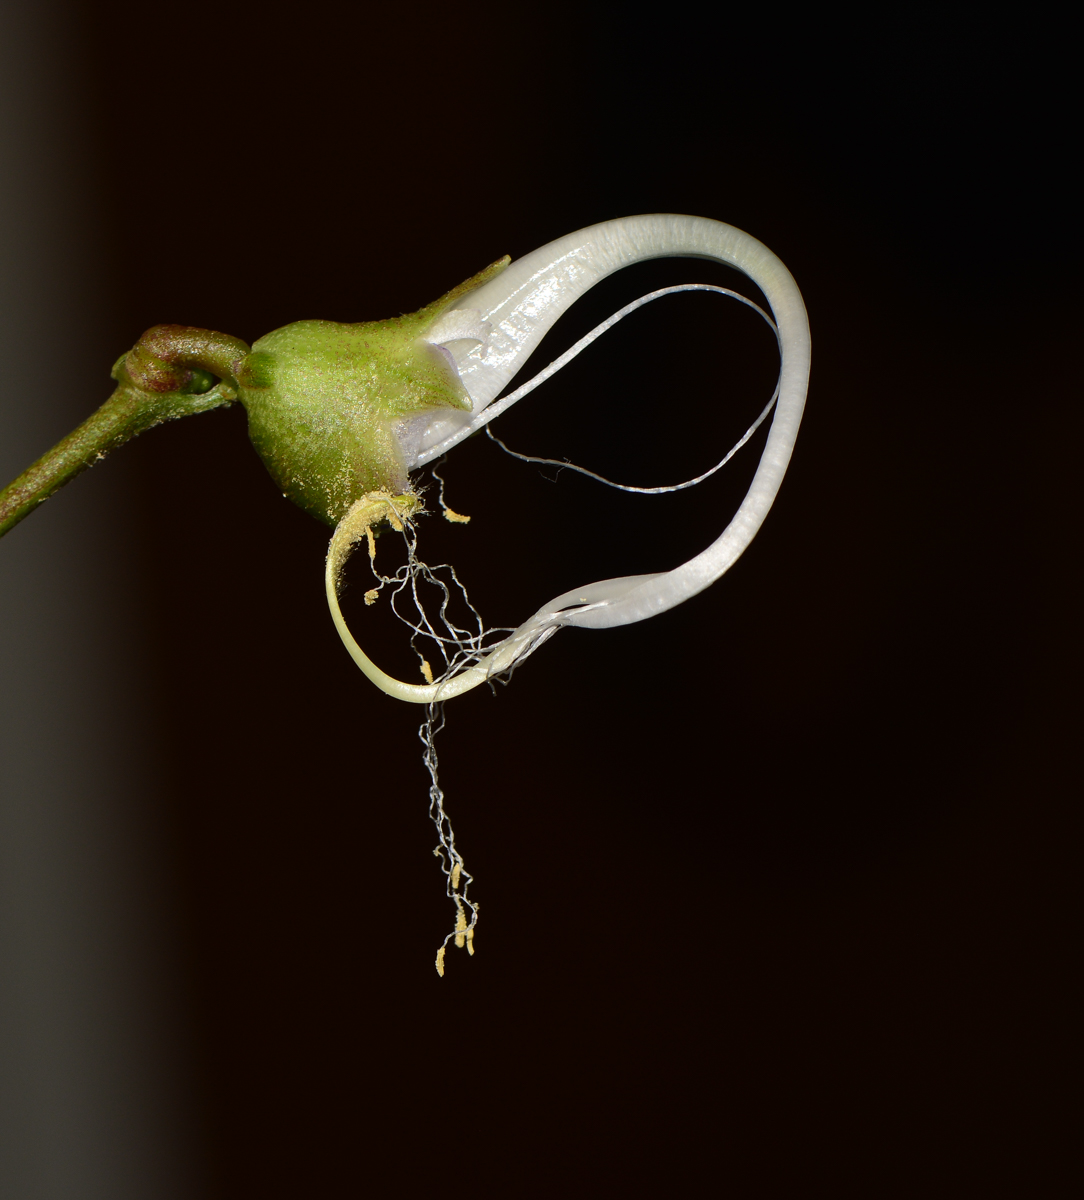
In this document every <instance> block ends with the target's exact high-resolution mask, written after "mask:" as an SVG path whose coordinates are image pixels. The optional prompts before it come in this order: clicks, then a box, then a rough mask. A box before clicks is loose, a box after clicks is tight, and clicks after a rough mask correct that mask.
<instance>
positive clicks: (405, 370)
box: [237, 258, 509, 526]
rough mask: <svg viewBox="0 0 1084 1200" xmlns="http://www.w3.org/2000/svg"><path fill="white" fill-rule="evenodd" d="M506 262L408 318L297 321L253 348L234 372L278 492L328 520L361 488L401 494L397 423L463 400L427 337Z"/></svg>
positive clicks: (445, 360)
mask: <svg viewBox="0 0 1084 1200" xmlns="http://www.w3.org/2000/svg"><path fill="white" fill-rule="evenodd" d="M508 261H509V260H508V259H507V258H505V259H502V260H501V261H499V262H496V263H493V265H492V266H489V267H487V268H486V269H485V270H484V271H481V272H479V274H477V275H475V276H473V277H472V278H470V279H468V280H466V281H465V282H464V283H462V284H460V285H459V287H457V288H453V289H452V291H450V292H448V293H447V294H446V295H444V296H441V298H440V299H439V300H436V301H434V302H433V303H432V304H429V305H426V307H425V308H423V309H420V310H419V311H418V312H415V313H410V314H408V315H406V316H402V317H394V318H392V319H390V320H386V321H365V322H360V323H357V324H349V325H341V324H338V323H337V322H334V321H297V322H295V323H294V324H292V325H287V326H285V327H284V328H282V329H276V330H275V331H274V332H273V333H269V334H267V335H266V336H265V337H262V338H260V340H259V341H258V342H256V343H255V344H254V345H253V347H252V352H251V353H250V354H249V355H248V357H247V358H246V359H245V360H244V361H243V362H242V363H241V364H240V368H239V370H238V373H237V383H238V393H239V398H240V400H241V402H242V403H243V404H244V406H245V409H246V410H247V412H248V422H249V436H250V437H251V438H252V443H253V445H254V446H255V447H256V449H257V451H258V452H259V454H260V457H261V458H262V459H263V460H264V462H265V464H266V465H267V468H268V470H269V471H270V472H271V475H272V477H273V478H274V480H275V482H276V483H277V484H278V485H279V487H280V488H281V489H282V491H283V493H284V494H285V495H286V496H288V497H289V498H290V499H291V500H293V501H294V502H295V503H296V504H298V505H300V506H301V507H302V508H303V509H305V510H306V511H307V512H310V513H312V514H313V516H315V517H319V518H320V520H322V521H325V522H326V523H327V524H328V525H331V526H334V525H336V524H338V522H339V520H340V518H341V517H342V516H343V514H344V513H345V512H346V511H347V510H348V509H349V508H350V506H351V505H352V504H354V503H355V502H356V501H357V500H359V499H360V498H361V497H362V496H364V495H366V494H367V493H369V492H377V491H380V492H387V493H390V494H398V493H402V492H405V491H407V490H408V480H407V472H406V468H405V466H404V464H403V461H402V457H401V454H400V452H399V447H398V443H397V441H396V438H395V435H394V426H395V425H396V423H397V422H399V421H401V420H403V419H404V418H406V417H411V416H415V415H417V414H419V413H422V412H426V411H428V410H433V409H438V408H458V409H467V410H469V409H470V406H471V402H470V397H469V396H468V395H467V392H466V389H465V388H464V387H463V384H462V383H461V382H460V380H459V376H458V374H457V372H456V370H455V367H454V366H453V365H452V363H451V361H450V359H449V357H448V356H447V355H446V354H444V353H443V352H442V351H441V350H439V349H438V348H437V347H436V346H435V345H432V344H431V343H429V342H428V341H426V340H425V335H426V333H427V331H428V330H430V329H431V328H432V327H433V325H434V324H435V323H436V321H437V319H438V318H439V317H440V316H441V315H442V314H443V313H445V312H447V311H448V310H449V309H450V308H452V307H453V306H454V304H455V302H456V301H457V300H458V299H459V298H460V297H461V296H463V295H465V294H466V293H467V292H470V291H473V290H474V289H475V288H477V287H480V286H481V285H482V284H483V283H485V282H486V281H487V280H489V279H491V278H493V276H494V275H496V274H498V273H499V272H500V271H502V270H504V268H505V266H507V265H508Z"/></svg>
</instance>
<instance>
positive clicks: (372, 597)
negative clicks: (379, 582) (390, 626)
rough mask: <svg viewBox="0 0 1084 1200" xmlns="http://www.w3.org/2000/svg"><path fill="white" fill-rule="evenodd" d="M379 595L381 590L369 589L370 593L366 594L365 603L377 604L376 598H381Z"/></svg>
mask: <svg viewBox="0 0 1084 1200" xmlns="http://www.w3.org/2000/svg"><path fill="white" fill-rule="evenodd" d="M379 595H380V590H379V588H370V589H369V590H368V591H367V592H366V593H365V603H366V604H375V603H376V598H377V596H379Z"/></svg>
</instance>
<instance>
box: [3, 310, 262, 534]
mask: <svg viewBox="0 0 1084 1200" xmlns="http://www.w3.org/2000/svg"><path fill="white" fill-rule="evenodd" d="M247 354H248V346H247V345H245V343H244V342H242V341H241V340H240V339H239V338H234V337H230V336H229V335H228V334H224V333H215V332H213V331H211V330H209V329H194V328H191V327H190V326H187V325H156V326H155V327H154V328H153V329H148V330H147V332H146V333H144V334H143V336H142V337H141V338H140V339H139V341H138V342H137V343H136V344H135V346H134V347H133V348H132V349H131V350H130V351H129V352H128V353H127V354H125V355H123V356H122V357H121V358H120V359H118V360H117V362H116V363H115V365H114V367H113V371H112V376H113V378H114V379H115V380H116V381H117V388H116V391H114V393H113V395H112V396H110V397H109V399H108V400H107V401H106V402H105V403H104V404H103V405H102V406H101V408H99V409H98V411H97V412H96V413H94V414H93V415H92V416H91V417H89V418H88V419H87V420H86V421H84V422H83V424H82V425H80V426H79V427H78V429H75V430H73V432H71V433H69V434H68V436H67V437H66V438H64V439H63V440H62V441H60V442H58V443H57V444H56V445H55V446H54V447H53V448H52V449H51V450H49V451H48V452H47V453H45V454H43V455H42V456H41V458H39V459H38V461H37V462H36V463H34V464H32V465H31V466H30V467H28V468H27V469H26V470H25V471H24V472H23V473H22V474H21V475H20V476H19V477H18V479H15V480H13V481H12V482H11V483H10V484H8V486H7V487H6V488H4V490H3V491H2V492H0V537H2V536H3V535H4V534H5V533H7V532H8V530H9V529H12V528H14V526H16V525H17V524H18V523H19V522H20V521H21V520H22V519H23V518H24V517H26V516H29V514H30V513H32V512H33V511H34V509H35V508H37V506H38V505H39V504H42V503H43V502H44V501H46V500H48V499H49V497H50V496H51V495H53V493H54V492H56V491H57V490H58V489H59V488H61V487H63V486H64V484H66V483H68V482H69V481H70V480H72V479H74V478H75V477H76V475H79V474H81V473H82V472H83V471H85V470H87V468H89V467H92V466H94V464H95V463H97V462H100V461H101V460H102V459H103V458H105V456H106V455H107V454H108V453H109V452H110V451H111V450H115V449H117V447H118V446H123V445H124V443H125V442H127V441H130V440H131V439H132V438H134V437H136V436H137V435H138V434H141V433H144V432H145V431H146V430H148V429H151V428H153V427H154V426H155V425H161V424H162V423H163V422H164V421H173V420H177V419H178V418H180V417H188V416H192V415H193V414H195V413H201V412H207V411H208V410H209V409H212V408H218V407H220V406H221V405H223V404H230V403H232V402H233V401H234V400H236V399H237V385H236V379H235V375H236V371H237V368H238V366H239V364H240V363H241V361H242V360H243V359H244V357H245V355H247ZM216 376H217V377H218V379H219V382H217V383H216V382H215V379H216Z"/></svg>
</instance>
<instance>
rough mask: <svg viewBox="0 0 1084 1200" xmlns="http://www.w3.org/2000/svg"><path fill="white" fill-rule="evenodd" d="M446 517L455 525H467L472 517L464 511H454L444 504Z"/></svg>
mask: <svg viewBox="0 0 1084 1200" xmlns="http://www.w3.org/2000/svg"><path fill="white" fill-rule="evenodd" d="M444 519H445V520H446V521H451V522H452V524H453V525H467V524H469V523H470V517H465V516H464V515H463V514H462V513H457V512H453V511H452V510H451V509H450V508H449V507H448V506H447V505H445V506H444Z"/></svg>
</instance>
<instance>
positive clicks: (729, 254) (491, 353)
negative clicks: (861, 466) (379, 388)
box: [329, 214, 810, 703]
mask: <svg viewBox="0 0 1084 1200" xmlns="http://www.w3.org/2000/svg"><path fill="white" fill-rule="evenodd" d="M668 257H686V258H706V259H714V260H715V261H718V262H722V263H725V264H727V265H728V266H732V267H736V268H737V269H738V270H739V271H742V272H743V273H744V274H745V275H747V276H749V278H750V279H752V280H753V282H754V283H756V284H757V286H758V287H759V288H760V290H761V291H762V292H763V293H764V295H765V297H766V298H767V301H768V304H769V306H770V307H771V310H772V313H773V315H774V317H775V320H776V324H777V325H778V327H779V340H780V347H781V353H782V363H781V368H780V378H779V399H778V401H777V403H776V407H775V413H774V415H773V418H772V424H771V428H770V430H769V433H768V438H767V442H766V444H765V447H764V450H763V453H762V454H761V458H760V464H759V466H758V467H757V471H756V474H755V476H754V477H753V481H752V483H751V484H750V487H749V491H748V492H747V493H746V496H745V499H744V500H743V501H742V503H741V505H740V507H739V508H738V511H737V513H736V514H735V515H734V517H733V519H732V520H731V522H730V524H729V525H728V526H727V527H726V529H724V530H723V532H722V534H721V535H720V536H719V537H718V538H717V539H716V541H715V542H713V543H712V544H711V545H710V546H709V547H708V548H707V549H706V550H704V551H703V552H702V553H700V554H698V555H696V557H694V558H692V559H690V560H689V561H688V562H687V563H685V564H683V565H682V566H680V567H677V568H676V569H674V570H672V571H666V572H663V573H661V574H653V575H638V576H631V577H626V578H623V579H610V580H603V581H601V582H599V583H593V584H589V585H587V586H586V587H583V588H578V589H576V590H574V591H571V592H566V593H565V594H564V595H562V596H558V597H557V598H556V599H555V600H553V601H551V603H550V604H548V605H546V606H545V607H544V608H542V609H540V610H539V611H538V612H537V613H536V614H535V616H534V617H532V618H531V619H530V620H529V621H528V622H526V623H525V624H524V625H522V626H520V628H519V629H518V630H516V632H515V633H514V634H512V636H511V637H510V638H508V639H507V640H506V641H505V642H503V643H502V644H501V645H500V646H498V647H497V648H496V649H495V650H494V651H493V652H492V653H491V654H490V655H489V656H488V657H487V658H485V659H483V660H482V662H481V663H479V664H478V665H477V666H475V667H471V668H469V669H467V670H466V671H464V672H462V673H461V674H460V675H457V676H454V677H453V678H451V679H449V680H446V681H444V682H441V683H436V684H434V685H431V686H425V687H423V686H420V685H414V684H405V683H398V682H397V681H393V680H388V677H387V676H384V677H383V680H387V682H388V683H394V684H395V687H394V688H391V687H388V686H387V685H386V683H385V682H384V681H383V680H379V679H377V678H375V675H374V672H376V668H374V667H373V666H372V664H371V663H370V662H369V660H368V659H367V658H365V656H364V654H363V652H362V651H361V650H360V647H358V646H357V643H356V642H354V639H353V638H352V637H351V636H350V634H349V631H348V630H346V627H345V625H344V624H341V621H337V622H336V624H337V625H338V626H339V632H340V634H342V636H343V640H344V642H346V644H347V648H348V649H349V650H350V652H351V654H352V655H353V656H354V658H355V660H356V661H358V663H359V666H362V669H363V670H365V671H366V674H368V675H369V677H370V678H372V679H373V681H374V682H376V683H377V684H378V686H381V687H384V689H385V690H386V691H389V692H390V693H391V694H392V695H396V696H398V697H399V698H400V699H404V700H413V701H417V702H419V703H430V702H432V701H433V700H440V699H446V698H450V697H451V696H453V695H458V694H459V693H460V692H462V691H466V690H468V689H469V688H471V687H474V686H476V685H477V684H478V683H481V682H483V681H484V680H485V679H486V678H488V677H489V676H490V675H493V674H498V673H500V672H501V671H505V670H507V669H509V668H510V667H511V666H513V665H515V663H516V662H518V661H522V659H523V658H524V657H526V655H527V654H529V653H531V651H533V650H534V649H535V648H537V646H539V645H540V644H541V643H542V641H544V640H545V639H546V638H548V637H549V636H550V635H551V634H552V633H553V632H554V631H555V630H556V629H557V628H559V627H560V626H562V625H579V626H583V627H587V628H592V629H603V628H606V627H609V626H614V625H625V624H630V623H632V622H635V621H642V620H644V619H645V618H646V617H650V616H654V615H655V614H656V613H660V612H665V611H666V609H668V608H672V607H674V605H677V604H680V603H681V602H682V601H683V600H687V599H689V598H690V597H691V596H695V595H696V593H697V592H700V591H702V590H703V589H704V588H706V587H708V586H709V585H710V584H712V583H714V582H715V580H716V579H718V578H719V576H720V575H722V574H723V573H724V572H725V571H727V570H729V568H730V567H731V566H733V564H734V563H735V562H736V561H737V559H738V558H739V557H740V555H741V554H742V553H743V551H744V550H745V549H746V547H747V546H748V545H749V543H750V542H751V541H752V540H753V538H754V536H755V535H756V533H757V531H758V530H759V528H760V526H761V524H762V523H763V521H764V518H765V517H766V516H767V513H768V510H769V509H770V508H771V506H772V502H773V501H774V500H775V496H776V493H777V492H778V491H779V486H780V484H781V483H782V481H783V475H784V472H785V471H786V469H787V464H788V463H789V461H790V456H791V451H792V450H793V447H794V441H795V438H796V437H797V434H798V425H799V423H800V421H801V418H802V410H803V408H804V406H805V397H806V389H807V386H808V381H809V358H810V339H809V321H808V318H807V316H806V310H805V305H804V304H803V302H802V296H801V293H800V292H799V291H798V286H797V284H796V283H795V282H794V279H793V277H792V276H791V274H790V272H789V271H788V270H787V268H786V267H785V266H784V265H783V263H782V262H781V261H780V260H779V259H778V258H777V257H776V256H775V255H774V254H773V253H772V252H771V251H770V250H769V249H768V248H767V247H766V246H764V245H762V244H761V243H760V242H758V241H757V240H756V239H755V238H752V237H750V236H749V235H748V234H746V233H743V232H742V231H741V230H739V229H735V228H734V227H733V226H730V225H724V224H723V223H722V222H720V221H711V220H708V219H707V218H704V217H688V216H675V215H670V214H657V215H653V216H641V217H626V218H623V219H621V220H616V221H606V222H603V223H602V224H600V225H593V226H591V227H589V228H587V229H583V230H580V231H579V232H578V233H573V234H569V235H568V236H567V237H564V238H561V239H559V240H558V241H555V242H551V243H550V244H549V245H548V246H543V247H542V248H541V249H540V250H536V251H535V252H534V253H533V254H529V255H527V256H526V257H524V258H521V259H519V260H517V261H516V262H514V263H512V264H511V266H509V267H508V268H507V269H506V270H505V271H503V272H502V273H501V274H500V275H498V276H497V277H496V278H495V279H493V280H491V281H490V282H489V283H487V284H485V285H483V286H482V287H480V288H479V289H478V290H477V291H475V292H473V293H471V295H470V297H469V303H470V305H471V308H472V309H475V310H477V313H478V324H477V326H476V327H477V328H480V327H481V322H483V321H484V322H488V323H489V324H490V325H491V326H492V329H491V331H489V333H488V336H487V337H486V339H485V340H484V341H483V340H481V339H479V341H480V344H478V345H476V346H475V347H474V349H472V350H471V351H470V352H469V353H468V354H466V355H465V357H462V358H460V357H459V356H458V355H457V360H458V367H459V374H460V378H461V379H462V381H463V383H464V385H465V386H466V388H467V391H468V393H469V395H470V397H471V400H472V403H473V411H472V412H471V413H461V414H459V413H454V414H451V415H449V416H444V415H443V414H442V415H441V416H440V417H439V418H437V419H430V420H427V419H426V418H422V419H421V421H420V422H415V423H412V424H413V427H412V428H411V429H410V430H409V436H407V437H404V438H403V439H402V440H403V451H404V455H405V459H406V462H407V466H408V467H409V468H411V469H412V468H414V467H416V466H418V465H420V464H422V463H424V462H427V461H429V460H430V459H431V458H433V457H436V455H437V454H438V453H441V452H443V451H444V450H446V449H448V448H449V447H450V446H452V445H454V444H456V442H457V441H459V440H461V439H462V438H463V437H466V436H468V435H469V434H470V433H471V432H472V430H473V428H476V427H477V417H478V414H480V413H481V412H482V411H483V410H484V409H485V408H486V407H487V406H488V405H489V404H491V403H492V402H493V401H494V400H495V399H496V398H497V396H499V395H500V393H501V391H502V390H503V389H504V388H505V387H506V386H507V385H508V383H509V382H510V381H511V379H512V377H513V375H515V374H516V372H518V371H519V370H520V368H521V367H522V366H523V365H524V363H525V362H526V360H527V359H528V358H529V357H530V355H531V354H532V352H533V351H534V350H535V349H536V347H537V346H538V344H539V342H540V341H541V340H542V337H543V336H544V335H545V333H546V331H547V330H548V329H549V328H550V327H551V326H552V325H553V324H554V322H555V321H556V320H557V318H558V317H559V316H560V315H561V314H562V313H563V312H564V311H565V310H566V309H567V308H568V307H569V305H571V304H572V303H573V302H574V301H575V300H576V299H578V298H579V297H580V296H581V295H583V293H584V292H586V291H587V290H588V289H589V288H590V287H592V286H593V285H594V284H596V283H598V282H599V281H600V280H602V279H604V278H605V277H606V276H607V275H610V274H612V273H613V272H614V271H617V270H620V268H621V267H626V266H629V265H631V264H632V263H636V262H643V261H644V260H646V259H651V258H668ZM457 311H469V310H457ZM452 315H453V314H450V313H449V314H445V317H443V318H441V320H445V319H446V318H448V317H451V316H452ZM456 321H457V322H458V321H459V318H458V317H457V318H456ZM465 327H466V322H462V323H460V324H458V325H457V328H461V329H462V328H465ZM458 336H459V337H463V336H466V335H464V334H462V333H460V334H459V335H458ZM429 340H435V339H433V338H432V336H431V334H430V337H429ZM449 340H451V339H449ZM404 432H405V431H404ZM438 448H439V449H438ZM329 600H330V594H329ZM335 609H337V604H336V605H334V606H333V612H334V610H335ZM359 655H360V656H361V658H364V659H365V663H364V664H363V663H362V662H361V661H360V659H359ZM365 664H368V668H370V669H367V668H366V665H365ZM376 673H378V674H380V675H383V673H382V672H376Z"/></svg>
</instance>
